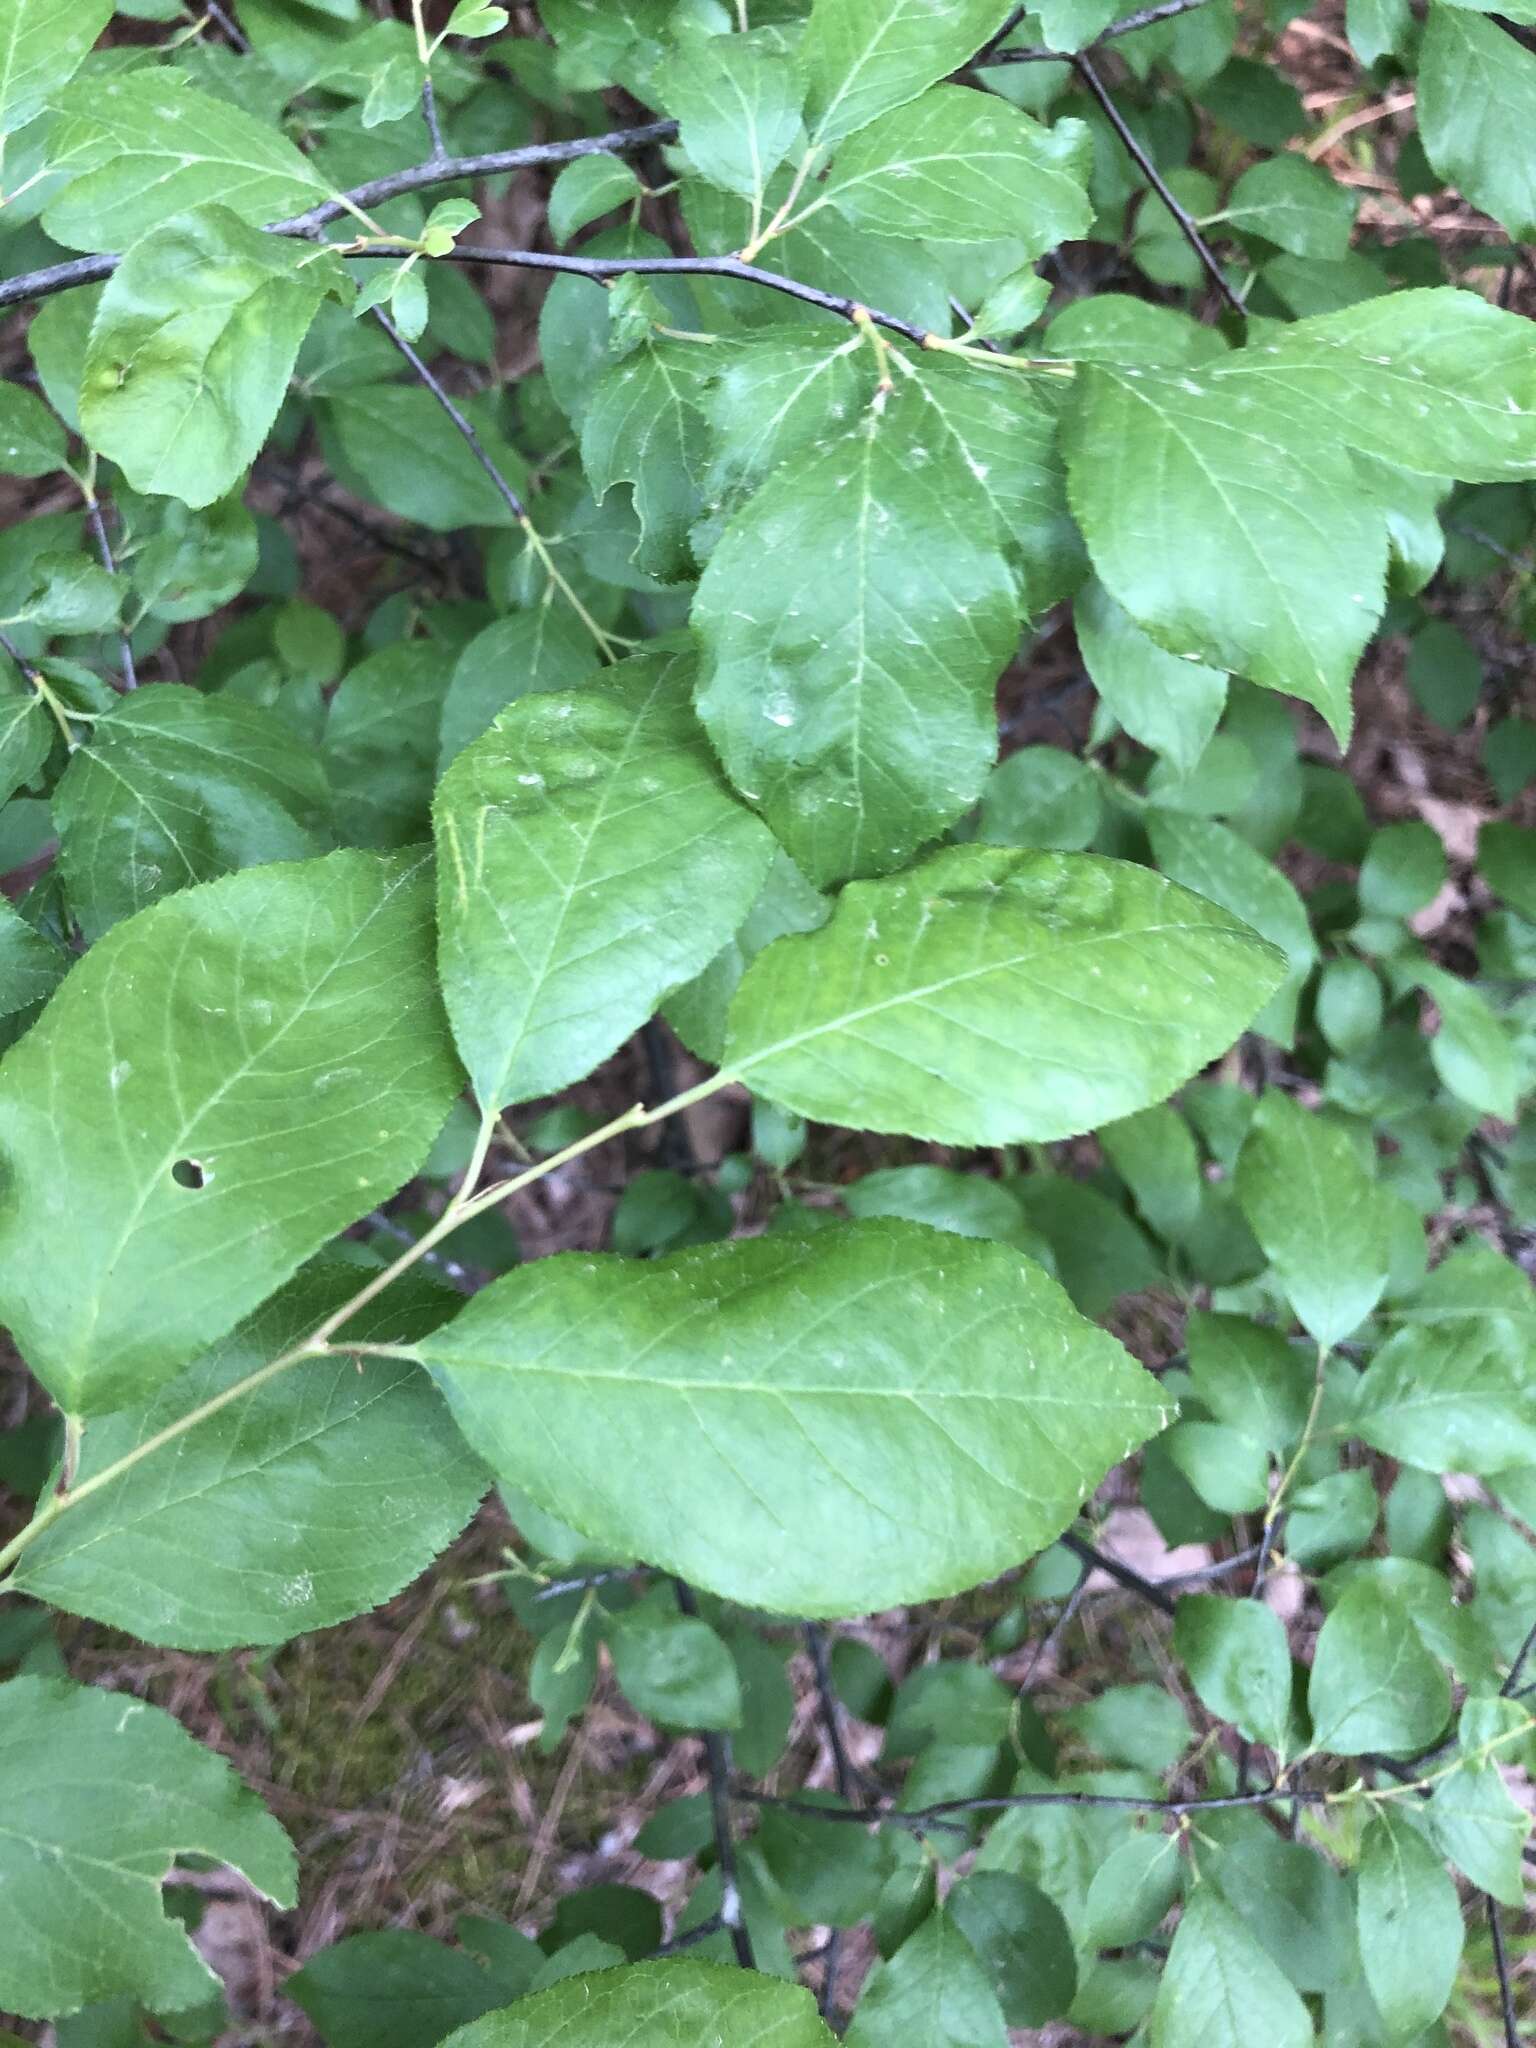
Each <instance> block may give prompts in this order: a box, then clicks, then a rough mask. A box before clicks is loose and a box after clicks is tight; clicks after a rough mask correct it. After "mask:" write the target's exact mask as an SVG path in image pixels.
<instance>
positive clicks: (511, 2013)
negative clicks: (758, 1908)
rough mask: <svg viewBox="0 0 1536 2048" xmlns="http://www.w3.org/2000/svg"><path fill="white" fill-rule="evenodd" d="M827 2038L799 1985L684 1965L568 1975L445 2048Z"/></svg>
mask: <svg viewBox="0 0 1536 2048" xmlns="http://www.w3.org/2000/svg"><path fill="white" fill-rule="evenodd" d="M832 2040H833V2036H832V2035H831V2034H830V2033H829V2032H828V2031H827V2029H826V2028H825V2027H824V2026H823V2025H822V2023H821V2021H820V2020H819V2019H818V2018H817V2016H816V2001H815V2000H814V1999H813V1998H812V1996H811V1994H810V1992H809V1991H806V1990H803V1989H802V1988H801V1987H800V1986H799V1985H797V1984H779V1983H775V1981H774V1980H773V1979H772V1978H771V1977H765V1976H759V1975H757V1974H756V1973H755V1972H753V1971H751V1970H738V1969H733V1968H731V1967H729V1966H726V1965H721V1964H715V1963H695V1962H689V1961H686V1960H685V1961H676V1962H673V1961H668V1962H660V1963H636V1964H634V1965H633V1966H632V1967H630V1968H628V1969H621V1970H603V1971H600V1972H598V1973H597V1974H595V1975H592V1976H580V1977H571V1978H568V1979H567V1980H566V1981H565V1982H564V1983H563V1984H556V1985H553V1986H551V1988H550V1989H549V1990H548V1991H540V1992H536V1993H535V1994H534V1995H533V1996H532V1997H529V1998H520V1999H518V2001H517V2002H516V2004H515V2005H510V2006H508V2007H507V2009H506V2011H505V2012H493V2013H488V2014H487V2015H486V2017H485V2018H484V2019H482V2020H475V2021H474V2022H473V2023H472V2024H471V2025H469V2026H467V2027H463V2028H461V2029H460V2031H459V2032H458V2033H456V2034H450V2035H449V2037H448V2040H447V2042H445V2043H444V2048H616V2044H617V2043H619V2042H621V2041H631V2042H633V2043H634V2044H635V2048H640V2044H641V2043H642V2042H643V2043H644V2048H718V2044H719V2043H721V2042H725V2041H729V2042H732V2043H735V2042H740V2043H741V2044H742V2048H746V2044H747V2043H750V2044H751V2048H831V2044H832Z"/></svg>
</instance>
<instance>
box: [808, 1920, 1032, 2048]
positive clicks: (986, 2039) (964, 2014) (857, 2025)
mask: <svg viewBox="0 0 1536 2048" xmlns="http://www.w3.org/2000/svg"><path fill="white" fill-rule="evenodd" d="M844 2039H845V2040H846V2041H847V2043H848V2048H910V2044H911V2043H913V2042H916V2041H921V2042H922V2043H923V2044H924V2048H1007V2041H1008V2033H1007V2027H1006V2023H1005V2022H1004V2019H1003V2011H1002V2007H1001V2006H1000V2005H999V2003H998V1999H997V1993H996V1992H995V1991H994V1990H993V1988H992V1985H991V1982H990V1972H989V1971H988V1970H987V1969H986V1968H985V1967H984V1966H983V1963H982V1960H981V1958H980V1957H979V1956H978V1955H977V1953H976V1950H975V1949H974V1948H973V1946H972V1945H971V1943H970V1942H969V1941H968V1940H967V1939H966V1937H965V1935H964V1934H963V1933H962V1932H961V1931H960V1927H959V1925H958V1924H957V1923H956V1921H955V1920H954V1919H953V1918H952V1917H951V1915H950V1914H949V1913H948V1912H947V1911H946V1910H945V1908H944V1907H942V1906H939V1907H936V1908H935V1910H934V1911H933V1912H932V1913H930V1914H929V1916H928V1918H927V1919H926V1920H925V1921H924V1922H923V1924H922V1926H921V1927H919V1928H918V1930H917V1932H916V1933H915V1934H910V1935H908V1937H907V1939H906V1940H905V1941H904V1942H903V1943H902V1944H901V1947H900V1948H899V1949H897V1951H896V1953H895V1955H893V1956H892V1957H891V1958H890V1959H889V1961H887V1962H882V1963H877V1964H876V1965H875V1967H874V1969H873V1970H872V1971H871V1973H870V1976H869V1979H868V1982H867V1984H866V1986H865V1989H864V1993H863V1996H862V1997H861V1998H860V2000H859V2006H858V2011H857V2012H856V2013H855V2014H854V2018H853V2025H852V2026H851V2027H850V2028H849V2029H848V2032H847V2034H846V2035H845V2036H844Z"/></svg>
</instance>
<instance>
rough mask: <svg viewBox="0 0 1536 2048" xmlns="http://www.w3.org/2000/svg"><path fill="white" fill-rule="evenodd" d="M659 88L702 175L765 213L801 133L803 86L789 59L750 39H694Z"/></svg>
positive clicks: (664, 74) (687, 40)
mask: <svg viewBox="0 0 1536 2048" xmlns="http://www.w3.org/2000/svg"><path fill="white" fill-rule="evenodd" d="M656 91H657V94H658V96H659V98H660V102H661V104H662V106H664V107H665V108H666V110H667V112H668V113H669V114H675V115H676V116H677V120H678V128H679V133H678V140H679V141H680V142H681V144H682V146H683V148H684V149H685V150H686V151H687V153H688V160H689V162H690V163H691V164H692V165H693V167H694V169H695V170H696V171H697V172H698V173H699V175H700V177H703V178H708V180H709V181H710V183H711V184H712V185H719V186H720V187H721V188H722V190H724V191H726V192H735V193H738V194H739V195H740V196H741V197H742V198H743V199H750V200H751V201H752V203H753V204H754V205H755V206H757V207H759V208H760V207H761V206H762V204H763V202H764V200H765V199H766V197H767V192H768V181H769V179H770V178H771V177H772V176H773V174H774V172H775V171H776V170H777V169H778V168H779V165H780V164H781V163H783V161H784V159H785V157H786V156H788V154H789V152H790V150H791V149H792V148H793V147H794V142H795V138H796V136H797V135H798V134H799V132H800V104H801V101H802V100H803V99H804V97H805V87H804V85H803V84H802V82H801V81H800V79H799V78H798V77H797V76H796V74H795V69H794V66H793V65H792V64H791V63H790V61H789V59H788V58H787V57H786V56H783V55H782V54H781V53H780V52H779V51H777V50H776V49H774V48H773V46H772V45H771V44H769V43H767V42H766V41H758V40H755V39H754V38H753V37H752V36H750V35H746V36H742V35H729V36H705V35H689V36H686V37H684V38H683V39H682V41H681V42H680V45H679V48H678V50H677V53H676V55H675V56H674V57H672V58H671V59H670V60H669V62H668V63H667V64H666V66H665V67H664V69H663V71H662V74H661V77H660V78H659V80H658V81H657V85H656Z"/></svg>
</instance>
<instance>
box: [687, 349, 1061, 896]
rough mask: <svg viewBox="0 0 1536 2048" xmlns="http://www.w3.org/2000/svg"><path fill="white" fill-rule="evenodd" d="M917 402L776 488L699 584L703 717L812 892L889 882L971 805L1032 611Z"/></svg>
mask: <svg viewBox="0 0 1536 2048" xmlns="http://www.w3.org/2000/svg"><path fill="white" fill-rule="evenodd" d="M936 440H937V436H936V435H935V431H934V425H933V422H932V420H931V419H930V417H929V415H928V411H927V408H926V406H925V403H924V400H923V397H922V394H921V393H920V392H919V391H918V390H917V389H916V388H915V387H914V386H913V385H912V384H910V383H906V384H904V385H903V386H902V387H901V388H899V389H897V390H896V391H894V392H888V393H884V394H882V395H880V396H879V397H877V398H876V400H875V402H874V403H873V404H871V405H870V406H869V407H868V408H867V409H866V410H865V412H864V414H863V417H862V419H861V420H860V421H859V422H858V424H857V425H856V426H855V427H853V428H852V429H851V430H850V431H849V432H847V433H846V434H843V435H842V436H840V437H839V438H838V439H836V440H834V441H831V442H828V443H826V444H825V445H824V446H821V447H818V448H816V449H814V450H813V451H811V452H810V453H808V454H804V455H802V456H801V458H800V459H799V461H798V462H797V463H796V464H795V465H794V466H792V467H790V468H786V469H784V470H781V471H780V472H779V473H778V474H777V475H775V476H774V477H773V478H771V479H770V481H769V482H768V483H767V484H765V485H764V487H763V488H762V489H761V490H760V491H758V492H757V494H756V495H755V496H754V497H753V498H752V499H751V500H750V501H749V502H748V503H747V504H746V505H745V506H744V507H743V508H742V509H741V510H740V511H739V512H738V513H737V514H736V516H735V517H734V518H733V519H732V520H731V521H730V522H729V524H728V525H727V526H726V528H725V531H724V533H723V534H722V535H721V537H720V540H719V542H718V544H717V545H716V548H715V551H714V553H713V555H712V556H711V557H710V562H709V567H708V568H707V570H706V571H705V573H704V577H703V580H702V581H701V583H700V585H699V593H698V598H697V600H696V602H695V605H694V610H693V623H694V626H695V629H696V631H697V632H698V634H699V637H700V640H701V641H702V643H703V647H704V655H705V666H704V670H703V673H702V674H701V677H700V692H699V715H700V717H701V718H702V719H703V721H704V723H705V725H706V727H707V728H708V730H709V735H710V738H711V739H712V740H713V741H714V743H715V745H716V747H718V749H719V750H720V758H721V759H722V760H723V761H724V763H725V766H726V769H727V771H728V772H729V774H730V777H731V780H732V781H733V782H734V783H735V784H736V787H737V788H738V789H739V790H740V791H741V792H742V794H743V795H744V796H745V797H746V798H747V799H748V801H749V802H751V803H755V804H758V805H760V807H761V809H762V811H763V814H764V816H765V817H766V818H767V820H768V822H769V824H770V825H771V826H772V827H773V829H774V831H775V833H776V834H777V835H778V837H779V839H780V840H781V841H782V842H783V844H784V846H785V848H786V850H787V851H788V852H789V854H790V855H791V856H792V857H793V859H794V860H796V861H797V862H798V863H799V865H800V866H801V867H802V868H803V869H804V870H805V872H806V874H807V875H808V876H809V877H810V879H811V880H812V881H813V882H817V883H824V882H829V881H841V880H842V879H843V878H844V877H845V876H848V875H857V874H870V873H880V872H883V871H885V870H886V869H889V868H892V867H895V866H897V865H898V864H899V863H900V862H902V861H903V860H905V859H907V858H908V857H909V856H910V855H911V854H912V853H913V852H914V851H915V850H916V848H917V847H919V846H920V845H921V844H922V843H923V841H924V840H927V839H932V838H934V837H936V836H937V834H938V833H939V832H941V831H942V830H943V829H944V827H945V826H947V825H950V824H952V823H953V822H954V820H955V819H956V818H957V817H958V816H959V815H960V813H961V812H962V811H963V810H964V809H965V807H966V806H967V804H969V803H971V802H973V801H974V800H975V798H976V796H977V794H978V792H979V790H980V788H981V784H982V780H983V778H984V777H985V775H986V772H987V769H988V768H989V767H990V766H991V763H992V759H993V756H994V754H995V752H996V749H997V719H996V714H995V709H994V704H993V691H994V686H995V684H996V682H997V677H998V673H999V671H1000V670H1001V669H1002V667H1003V665H1004V664H1005V662H1006V661H1007V660H1008V657H1009V655H1010V654H1011V653H1012V652H1013V650H1014V647H1015V645H1016V644H1017V640H1018V633H1019V619H1020V612H1021V608H1022V606H1021V599H1020V596H1019V592H1018V589H1017V585H1016V583H1015V579H1014V576H1013V573H1012V570H1011V569H1010V567H1009V564H1008V562H1007V561H1006V560H1005V558H1004V555H1003V552H1002V547H1001V543H1000V540H999V538H998V536H997V534H996V530H995V527H994V523H993V511H992V506H991V503H990V501H989V500H988V498H987V495H986V492H985V490H984V488H983V484H982V483H981V481H980V480H979V479H978V478H977V477H976V476H975V475H974V474H973V472H972V470H971V468H970V467H969V466H968V464H967V463H966V461H965V460H964V458H963V457H962V456H961V455H960V454H959V452H958V451H957V450H955V449H954V448H953V447H950V446H946V445H945V444H944V443H943V442H942V441H941V440H939V441H938V444H937V445H935V444H936Z"/></svg>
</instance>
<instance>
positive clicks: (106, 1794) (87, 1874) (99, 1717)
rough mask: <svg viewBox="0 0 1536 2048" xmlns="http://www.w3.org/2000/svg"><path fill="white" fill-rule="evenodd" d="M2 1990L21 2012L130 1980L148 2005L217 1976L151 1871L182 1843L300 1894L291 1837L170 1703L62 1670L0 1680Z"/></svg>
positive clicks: (54, 2009) (279, 1901)
mask: <svg viewBox="0 0 1536 2048" xmlns="http://www.w3.org/2000/svg"><path fill="white" fill-rule="evenodd" d="M0 1813H3V1814H4V1816H5V1818H4V1821H3V1822H0V1884H3V1886H4V1889H5V1898H6V1918H7V1922H8V1925H9V1928H10V1933H9V1935H8V1937H7V1939H6V1942H5V1945H4V1949H3V1951H0V1999H3V2000H4V2002H5V2006H6V2008H7V2009H8V2010H9V2011H11V2012H15V2013H20V2014H21V2015H22V2016H23V2017H24V2018H27V2019H49V2018H52V2017H53V2016H54V2015H56V2014H59V2013H69V2012H75V2011H78V2010H79V2008H80V2007H81V2006H83V2005H87V2004H89V2003H90V2002H91V2001H92V2000H94V1999H104V1998H114V1997H118V1996H122V1995H127V1996H132V1997H135V1998H137V1999H139V2000H141V2001H142V2003H143V2004H145V2005H147V2006H149V2007H151V2008H152V2009H153V2010H154V2011H156V2012H166V2013H168V2012H179V2011H182V2010H184V2009H185V2008H186V2007H188V2006H191V2005H197V2004H199V2003H201V2002H202V2001H203V2000H204V1999H206V1998H207V1997H208V1995H209V1993H210V1991H212V1990H213V1989H214V1988H215V1986H216V1984H217V1979H216V1978H215V1977H214V1975H213V1973H212V1971H211V1970H210V1969H209V1968H208V1966H207V1964H206V1963H204V1962H203V1960H202V1958H201V1957H200V1956H199V1955H198V1954H197V1953H196V1951H195V1950H194V1949H193V1948H192V1945H191V1943H190V1942H189V1941H188V1940H187V1937H186V1934H185V1932H184V1930H183V1928H182V1926H181V1923H180V1922H179V1921H177V1920H175V1919H172V1918H170V1917H168V1916H167V1915H166V1914H165V1913H164V1912H163V1911H162V1909H161V1900H160V1887H161V1884H162V1883H163V1881H164V1879H165V1877H166V1876H167V1874H168V1873H169V1871H170V1868H171V1865H172V1864H173V1863H174V1862H175V1861H176V1860H177V1859H178V1858H179V1857H182V1856H189V1855H195V1856H207V1857H211V1858H212V1859H213V1860H214V1861H215V1862H216V1863H232V1864H234V1865H235V1866H236V1867H237V1868H238V1869H240V1870H242V1871H244V1873H245V1875H246V1877H247V1878H248V1879H249V1881H250V1882H251V1884H252V1885H254V1886H255V1887H256V1889H257V1890H258V1891H259V1892H261V1893H262V1894H263V1895H264V1896H265V1897H267V1898H269V1899H271V1900H272V1901H273V1903H274V1904H276V1905H279V1906H285V1907H286V1906H291V1905H293V1903H294V1896H295V1894H294V1860H293V1851H292V1849H291V1848H290V1846H289V1843H288V1838H287V1836H286V1835H285V1834H284V1833H283V1831H282V1829H281V1828H280V1827H279V1826H278V1824H277V1822H276V1821H275V1820H274V1819H273V1818H272V1816H271V1814H269V1813H268V1812H267V1811H266V1809H265V1807H263V1806H262V1804H261V1802H260V1800H258V1799H257V1798H256V1796H255V1794H254V1793H252V1792H249V1791H248V1790H247V1789H246V1787H245V1786H244V1785H242V1784H241V1783H240V1781H239V1779H238V1778H236V1776H235V1774H234V1773H233V1771H231V1770H230V1768H229V1766H228V1764H226V1763H225V1761H224V1760H223V1758H222V1757H219V1756H215V1755H214V1754H213V1752H212V1751H211V1750H207V1749H204V1748H202V1747H201V1746H200V1745H199V1744H198V1743H196V1742H194V1741H193V1740H192V1737H191V1736H190V1735H188V1734H187V1733H186V1731H185V1729H183V1728H182V1727H180V1726H179V1725H178V1723H177V1722H175V1721H173V1720H172V1719H171V1717H170V1715H169V1714H166V1713H162V1712H161V1710H160V1709H159V1708H158V1707H150V1706H146V1705H145V1704H144V1702H143V1701H142V1700H136V1699H132V1698H127V1697H125V1696H124V1695H123V1694H121V1693H111V1692H98V1691H95V1690H93V1689H89V1688H87V1687H84V1686H76V1685H68V1684H66V1683H64V1681H62V1680H60V1679H45V1678H17V1679H13V1680H12V1681H11V1683H10V1684H9V1685H5V1686H0Z"/></svg>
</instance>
